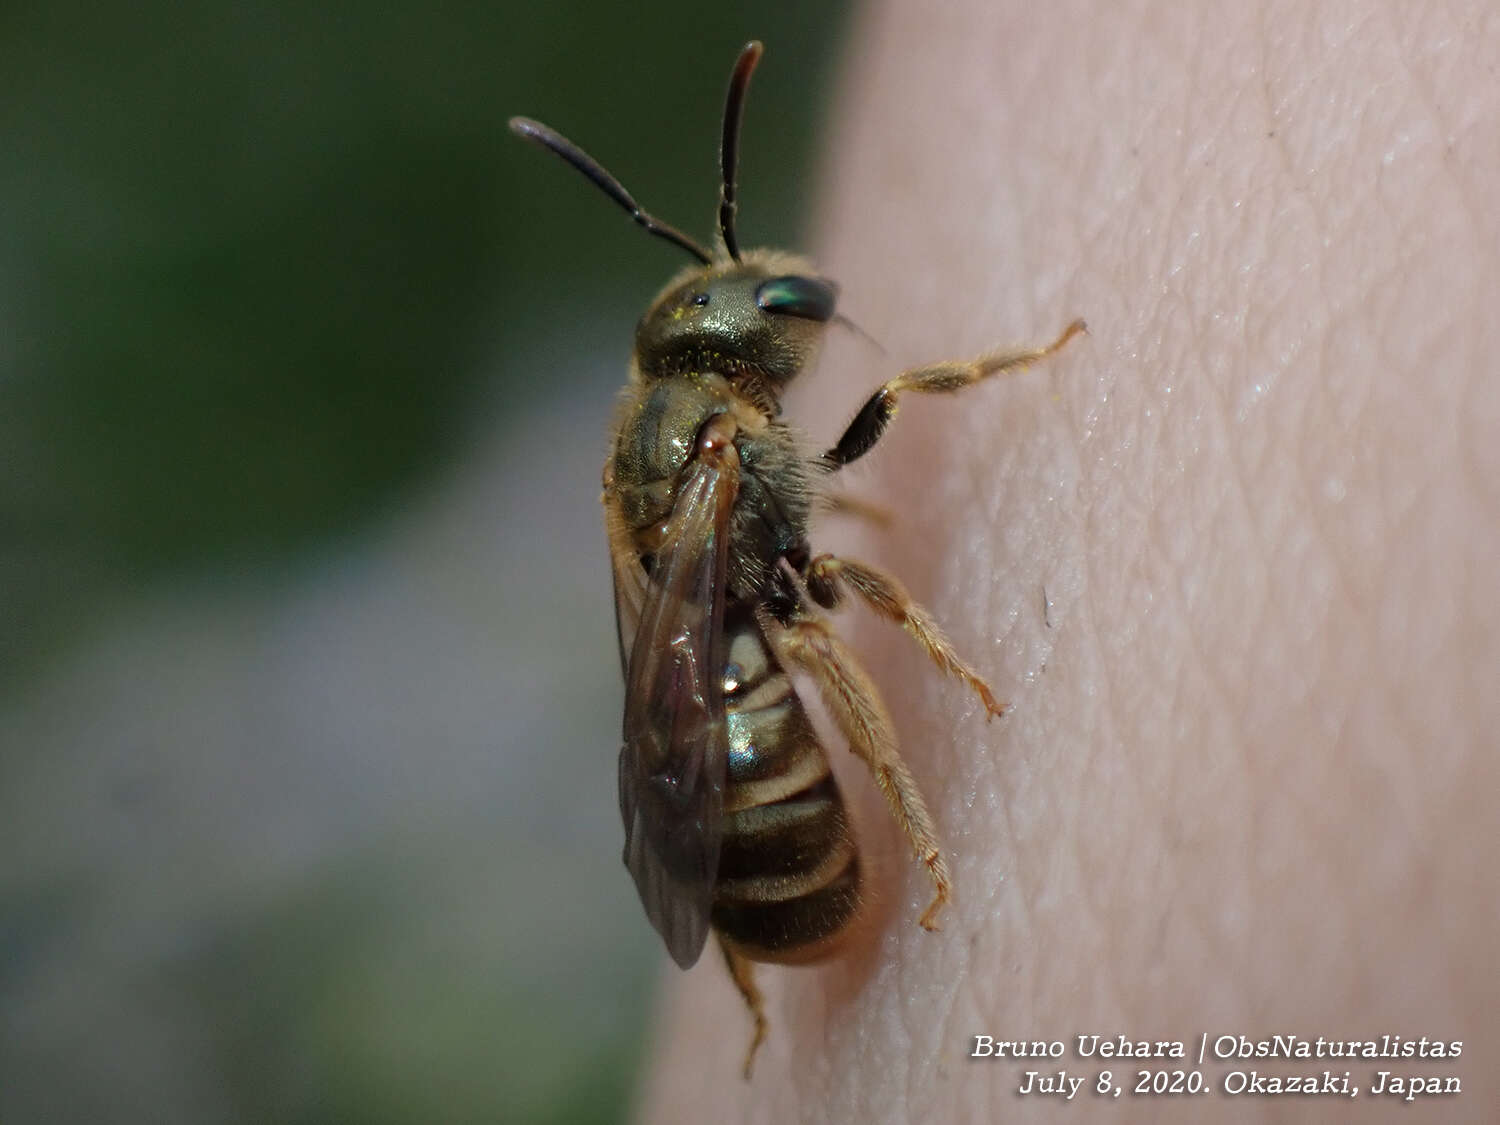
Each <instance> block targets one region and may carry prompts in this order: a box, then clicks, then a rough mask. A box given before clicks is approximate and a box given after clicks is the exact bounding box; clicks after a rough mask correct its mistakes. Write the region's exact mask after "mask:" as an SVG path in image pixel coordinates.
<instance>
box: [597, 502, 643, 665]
mask: <svg viewBox="0 0 1500 1125" xmlns="http://www.w3.org/2000/svg"><path fill="white" fill-rule="evenodd" d="M604 519H605V524H606V529H607V530H608V532H609V557H610V563H611V569H612V576H613V578H614V586H615V639H616V640H617V641H618V642H619V645H620V674H621V675H622V676H624V677H625V678H626V681H627V683H628V681H629V678H630V650H631V648H632V646H633V645H634V644H635V636H636V633H638V632H639V631H640V627H641V613H642V612H643V610H644V609H645V605H646V572H645V571H644V570H642V569H641V565H640V560H639V559H637V558H636V556H635V554H634V552H632V551H631V550H629V549H628V539H627V538H626V535H625V530H624V526H623V521H622V520H621V519H620V515H619V511H618V509H616V508H615V507H613V506H612V505H609V506H606V507H605V510H604Z"/></svg>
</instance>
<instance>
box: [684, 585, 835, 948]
mask: <svg viewBox="0 0 1500 1125" xmlns="http://www.w3.org/2000/svg"><path fill="white" fill-rule="evenodd" d="M726 616H727V620H726V621H725V625H724V631H725V640H726V642H727V648H728V653H729V658H728V665H727V667H726V669H725V673H724V703H725V710H726V712H727V716H728V721H729V780H728V784H727V786H726V787H725V790H724V836H723V844H722V848H721V851H720V853H719V872H718V881H717V882H716V883H715V885H714V904H713V915H712V920H713V926H714V928H715V929H716V930H718V931H719V932H720V933H721V934H722V935H723V936H724V937H725V938H727V939H728V940H729V941H730V942H731V943H732V945H733V946H734V947H735V948H736V949H738V951H739V952H741V953H743V954H744V955H745V956H747V957H750V958H753V959H754V960H757V961H805V960H812V959H815V958H817V957H818V956H820V955H822V954H823V953H825V952H827V951H828V949H829V947H830V946H831V944H832V943H833V939H835V938H836V937H837V936H838V935H839V934H840V933H841V932H842V931H843V930H844V928H845V927H846V926H847V925H848V923H849V921H850V920H851V919H852V918H853V917H854V915H855V913H856V912H857V910H858V908H859V901H860V899H859V889H860V888H859V883H860V872H859V854H858V852H857V850H856V848H855V843H854V837H853V834H852V833H851V831H850V828H849V821H848V818H847V816H846V815H845V813H844V802H843V799H842V798H841V797H840V796H839V789H838V785H837V783H836V782H835V781H834V779H833V774H832V773H831V772H830V771H829V768H828V757H827V755H826V754H825V753H824V752H823V747H822V745H821V744H820V743H819V742H818V737H817V735H816V734H815V733H814V731H813V728H812V724H811V723H810V722H809V721H808V718H807V712H806V711H804V710H803V708H802V703H801V701H800V700H799V699H798V698H797V693H796V692H795V691H794V690H793V689H792V683H791V680H790V679H789V678H788V676H787V674H786V672H785V671H784V670H783V669H782V668H781V666H780V665H779V664H778V663H777V662H776V659H775V657H774V656H772V654H771V653H770V651H769V650H768V649H767V647H766V642H765V639H764V638H763V637H762V636H761V633H760V629H759V628H758V626H757V625H756V623H755V619H754V617H753V616H752V615H751V614H750V613H748V612H736V611H735V608H734V607H731V610H730V612H729V613H728V614H727V615H726Z"/></svg>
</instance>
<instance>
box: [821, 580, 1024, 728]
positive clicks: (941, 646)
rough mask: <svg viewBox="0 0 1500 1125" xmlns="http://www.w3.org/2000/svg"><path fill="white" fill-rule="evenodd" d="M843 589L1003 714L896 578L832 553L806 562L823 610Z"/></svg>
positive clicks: (1000, 705) (992, 709) (991, 713)
mask: <svg viewBox="0 0 1500 1125" xmlns="http://www.w3.org/2000/svg"><path fill="white" fill-rule="evenodd" d="M845 587H847V588H848V589H850V590H853V591H854V592H855V593H856V594H858V595H859V597H860V598H861V599H862V600H863V601H864V602H865V604H866V605H868V606H869V607H870V608H871V609H873V610H874V611H875V612H876V613H878V614H880V616H882V617H884V618H886V619H887V620H889V621H894V622H895V623H896V624H898V625H900V626H901V627H902V628H904V629H905V630H906V631H907V632H908V633H910V634H911V635H912V637H913V638H915V639H916V642H917V643H918V644H920V645H921V646H922V648H923V649H925V650H926V652H927V655H928V656H929V657H930V658H931V659H932V662H933V663H934V664H936V665H937V666H938V667H939V668H940V669H942V670H943V671H944V672H945V673H947V674H948V675H950V676H957V677H958V678H959V679H960V680H962V681H963V682H964V683H966V684H968V685H969V687H971V688H973V689H974V693H975V694H976V695H978V696H979V701H980V702H981V703H983V704H984V709H985V711H987V712H988V713H989V718H991V719H994V718H998V717H999V716H1001V715H1003V714H1005V708H1006V704H1004V703H998V702H996V700H995V695H994V693H993V692H991V691H990V686H989V685H988V684H987V683H985V682H984V680H982V679H981V678H980V677H979V674H978V673H977V672H975V671H974V670H973V669H972V668H970V667H969V666H968V664H966V663H964V660H963V658H962V657H960V656H959V655H958V653H957V652H956V651H955V650H954V648H953V644H952V642H951V641H949V640H948V638H947V637H945V636H943V631H942V630H941V629H939V628H938V624H937V622H936V621H934V620H933V619H932V615H931V614H929V613H928V612H927V611H926V610H925V609H923V608H922V607H921V606H920V605H918V604H917V603H916V602H915V601H913V600H912V597H911V595H910V594H908V593H907V592H906V587H904V586H902V585H901V582H900V580H899V579H898V578H896V577H895V576H894V575H890V574H887V573H885V572H884V571H882V570H877V569H876V568H875V567H873V566H870V565H868V564H867V563H861V562H855V561H854V560H853V559H841V558H837V557H835V556H833V555H818V556H817V557H816V558H814V559H813V560H812V562H811V563H810V564H808V568H807V591H808V593H809V594H810V595H811V597H812V599H813V600H814V601H815V602H817V603H818V604H819V605H821V606H823V607H824V608H825V609H833V608H834V607H835V606H837V605H838V604H839V603H840V602H841V601H843V596H844V589H845Z"/></svg>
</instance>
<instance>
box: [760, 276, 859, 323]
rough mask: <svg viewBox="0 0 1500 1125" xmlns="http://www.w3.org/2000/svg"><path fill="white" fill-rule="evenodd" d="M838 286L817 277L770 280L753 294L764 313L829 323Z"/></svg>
mask: <svg viewBox="0 0 1500 1125" xmlns="http://www.w3.org/2000/svg"><path fill="white" fill-rule="evenodd" d="M838 295H839V291H838V287H837V286H836V285H834V284H833V282H831V281H824V280H823V279H822V278H818V277H797V276H795V275H793V276H790V277H773V278H771V280H770V281H763V282H761V284H760V288H759V289H757V290H756V291H755V303H756V304H757V305H759V306H760V307H761V308H762V309H764V310H765V311H766V312H771V313H781V314H782V315H784V316H800V317H802V318H803V319H804V320H824V321H826V320H832V319H833V308H834V305H835V304H836V303H837V302H838Z"/></svg>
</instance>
